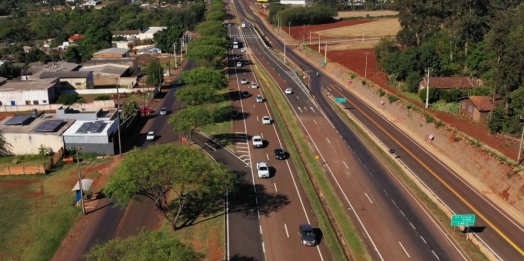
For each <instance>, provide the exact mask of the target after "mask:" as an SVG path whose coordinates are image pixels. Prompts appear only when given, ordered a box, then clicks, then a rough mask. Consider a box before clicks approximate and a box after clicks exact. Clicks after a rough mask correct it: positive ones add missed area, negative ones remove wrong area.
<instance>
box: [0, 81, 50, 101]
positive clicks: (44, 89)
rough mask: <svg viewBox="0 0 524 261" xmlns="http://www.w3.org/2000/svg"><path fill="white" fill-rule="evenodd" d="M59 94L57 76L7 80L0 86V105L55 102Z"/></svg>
mask: <svg viewBox="0 0 524 261" xmlns="http://www.w3.org/2000/svg"><path fill="white" fill-rule="evenodd" d="M59 96H60V80H59V78H47V79H39V80H36V81H20V82H8V83H6V84H4V85H2V86H0V105H2V106H15V105H38V104H51V103H54V102H56V100H57V99H58V97H59Z"/></svg>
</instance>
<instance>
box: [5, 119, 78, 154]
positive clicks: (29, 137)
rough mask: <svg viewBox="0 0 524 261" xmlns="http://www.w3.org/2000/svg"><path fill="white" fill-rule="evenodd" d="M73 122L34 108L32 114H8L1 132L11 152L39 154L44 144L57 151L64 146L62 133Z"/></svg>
mask: <svg viewBox="0 0 524 261" xmlns="http://www.w3.org/2000/svg"><path fill="white" fill-rule="evenodd" d="M73 122H74V120H63V119H57V118H56V117H55V115H54V114H48V113H38V112H37V111H36V110H34V111H33V113H32V114H31V115H17V116H8V117H5V118H4V119H2V120H0V132H2V136H3V138H4V140H5V142H6V144H7V146H6V147H7V150H8V151H9V153H10V154H14V155H24V154H38V153H39V152H40V148H41V147H42V146H43V147H45V148H48V149H50V150H51V151H54V152H56V151H59V150H60V149H62V148H63V147H64V142H63V138H62V136H61V135H62V134H63V133H64V131H65V130H66V129H68V128H69V127H70V126H71V124H73Z"/></svg>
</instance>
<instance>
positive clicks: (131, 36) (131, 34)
mask: <svg viewBox="0 0 524 261" xmlns="http://www.w3.org/2000/svg"><path fill="white" fill-rule="evenodd" d="M111 33H112V34H113V37H124V38H126V39H127V40H131V41H135V40H137V39H138V35H139V34H140V30H124V31H113V32H111Z"/></svg>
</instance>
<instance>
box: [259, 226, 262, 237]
mask: <svg viewBox="0 0 524 261" xmlns="http://www.w3.org/2000/svg"><path fill="white" fill-rule="evenodd" d="M259 228H260V235H262V225H259Z"/></svg>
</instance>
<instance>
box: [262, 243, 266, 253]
mask: <svg viewBox="0 0 524 261" xmlns="http://www.w3.org/2000/svg"><path fill="white" fill-rule="evenodd" d="M262 252H264V253H266V248H265V247H264V242H262Z"/></svg>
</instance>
